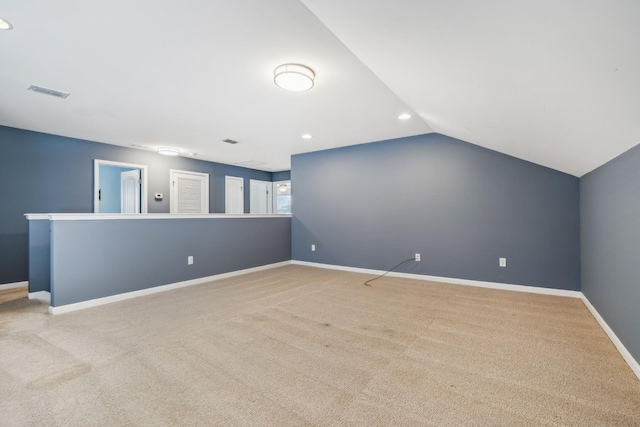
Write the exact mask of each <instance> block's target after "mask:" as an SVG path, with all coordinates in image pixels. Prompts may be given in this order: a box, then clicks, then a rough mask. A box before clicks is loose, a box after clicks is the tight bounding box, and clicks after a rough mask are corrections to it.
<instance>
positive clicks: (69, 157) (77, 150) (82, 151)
mask: <svg viewBox="0 0 640 427" xmlns="http://www.w3.org/2000/svg"><path fill="white" fill-rule="evenodd" d="M94 159H102V160H111V161H117V162H125V163H134V164H141V165H147V166H148V173H149V182H148V191H149V194H148V205H149V213H167V212H169V197H168V196H169V169H179V170H187V171H193V172H203V173H208V174H209V179H210V185H209V192H210V194H209V203H210V212H211V213H223V212H224V176H225V175H233V176H241V177H243V178H244V179H245V188H249V180H250V179H258V180H263V181H271V180H272V179H271V175H272V174H271V173H270V172H263V171H258V170H252V169H246V168H241V167H237V166H230V165H224V164H219V163H212V162H206V161H202V160H196V159H191V158H183V157H167V156H161V155H158V154H157V153H154V152H149V151H143V150H136V149H132V148H126V147H118V146H114V145H109V144H100V143H96V142H90V141H84V140H79V139H73V138H66V137H62V136H55V135H48V134H43V133H38V132H31V131H26V130H22V129H15V128H9V127H4V126H0V182H3V183H5V185H2V186H0V284H3V283H13V282H20V281H24V280H27V277H28V274H27V258H28V257H27V251H28V249H27V241H28V238H27V229H28V225H27V220H26V219H25V218H24V214H25V213H48V212H56V213H67V212H77V213H89V212H93V160H94ZM155 193H164V194H165V198H164V200H163V201H155V200H154V198H153V195H154V194H155ZM249 197H250V195H249V192H248V191H246V192H245V211H246V212H249Z"/></svg>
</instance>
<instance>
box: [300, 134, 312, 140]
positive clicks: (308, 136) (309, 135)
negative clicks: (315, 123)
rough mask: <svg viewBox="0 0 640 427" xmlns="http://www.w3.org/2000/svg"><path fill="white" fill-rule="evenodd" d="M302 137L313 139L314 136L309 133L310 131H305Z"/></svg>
mask: <svg viewBox="0 0 640 427" xmlns="http://www.w3.org/2000/svg"><path fill="white" fill-rule="evenodd" d="M302 138H303V139H311V138H313V137H312V136H311V134H309V133H305V134H304V135H302Z"/></svg>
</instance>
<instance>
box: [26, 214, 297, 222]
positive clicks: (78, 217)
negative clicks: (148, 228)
mask: <svg viewBox="0 0 640 427" xmlns="http://www.w3.org/2000/svg"><path fill="white" fill-rule="evenodd" d="M24 216H25V217H26V218H27V219H28V220H34V219H35V220H38V219H48V220H49V221H91V220H97V221H101V220H105V219H137V220H145V219H214V218H218V219H220V218H226V219H229V218H291V214H268V215H262V214H260V215H258V214H190V215H179V214H166V213H164V214H101V213H78V214H61V213H51V214H31V213H28V214H24Z"/></svg>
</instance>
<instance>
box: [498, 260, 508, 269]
mask: <svg viewBox="0 0 640 427" xmlns="http://www.w3.org/2000/svg"><path fill="white" fill-rule="evenodd" d="M498 265H499V266H500V267H506V266H507V259H506V258H498Z"/></svg>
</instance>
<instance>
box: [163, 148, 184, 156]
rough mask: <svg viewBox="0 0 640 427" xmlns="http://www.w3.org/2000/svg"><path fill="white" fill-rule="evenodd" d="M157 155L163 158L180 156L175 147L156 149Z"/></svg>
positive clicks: (178, 150)
mask: <svg viewBox="0 0 640 427" xmlns="http://www.w3.org/2000/svg"><path fill="white" fill-rule="evenodd" d="M158 153H159V154H162V155H163V156H177V155H179V154H180V149H179V148H176V147H158Z"/></svg>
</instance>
